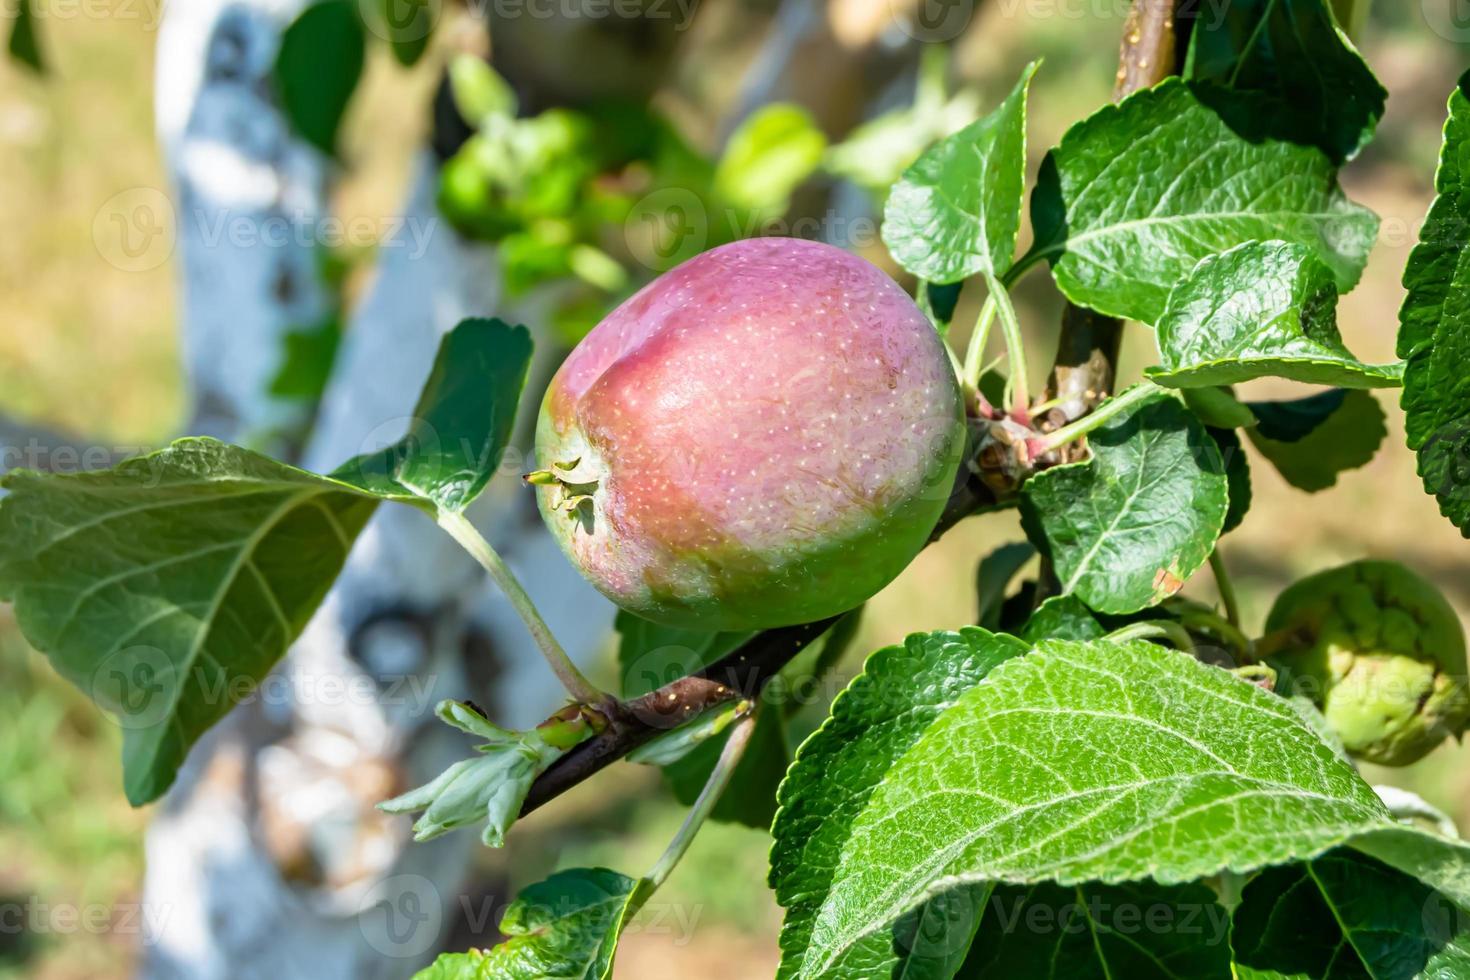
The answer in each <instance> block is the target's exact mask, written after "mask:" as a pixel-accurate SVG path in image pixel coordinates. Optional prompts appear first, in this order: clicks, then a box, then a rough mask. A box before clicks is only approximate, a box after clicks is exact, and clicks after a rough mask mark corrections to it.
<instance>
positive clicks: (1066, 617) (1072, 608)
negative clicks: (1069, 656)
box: [1019, 595, 1108, 646]
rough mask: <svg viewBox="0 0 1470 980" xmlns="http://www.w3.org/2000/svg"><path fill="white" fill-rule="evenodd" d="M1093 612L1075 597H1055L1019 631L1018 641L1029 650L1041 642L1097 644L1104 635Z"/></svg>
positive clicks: (1104, 631)
mask: <svg viewBox="0 0 1470 980" xmlns="http://www.w3.org/2000/svg"><path fill="white" fill-rule="evenodd" d="M1107 632H1108V631H1107V629H1105V628H1104V627H1103V624H1102V623H1099V622H1098V621H1097V617H1096V616H1094V615H1093V614H1092V610H1091V609H1088V608H1087V605H1086V604H1085V603H1084V602H1083V601H1082V600H1081V599H1079V598H1077V597H1076V596H1075V595H1054V596H1052V597H1051V598H1050V599H1047V600H1046V601H1045V602H1043V603H1042V604H1041V605H1039V606H1037V607H1036V611H1035V612H1033V613H1032V614H1031V617H1030V618H1029V619H1027V620H1026V623H1025V625H1023V626H1022V627H1021V632H1020V634H1019V635H1020V637H1021V639H1022V640H1023V641H1024V642H1025V643H1027V644H1028V645H1030V646H1035V645H1036V644H1038V643H1040V642H1041V641H1042V640H1097V639H1101V638H1102V637H1103V636H1105V635H1107Z"/></svg>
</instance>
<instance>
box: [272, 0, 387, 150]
mask: <svg viewBox="0 0 1470 980" xmlns="http://www.w3.org/2000/svg"><path fill="white" fill-rule="evenodd" d="M365 47H366V38H365V36H364V34H363V27H362V20H361V19H360V18H359V17H358V12H357V4H356V3H354V2H352V0H321V2H318V3H313V4H310V5H308V6H307V8H306V9H305V10H303V11H302V12H301V15H300V16H299V17H297V18H296V20H295V21H293V22H292V24H291V26H290V27H288V28H286V30H285V33H283V34H282V35H281V48H280V51H279V52H277V54H276V66H275V78H276V87H277V89H278V92H279V95H280V98H281V108H282V109H283V110H284V111H285V113H286V118H288V119H290V120H291V125H292V127H293V128H295V130H296V132H297V133H299V134H300V135H301V138H302V139H304V140H306V141H307V142H308V143H311V144H312V145H313V146H315V147H316V148H317V149H319V150H321V151H322V152H323V153H326V154H327V155H328V156H336V154H337V130H338V128H339V127H340V126H341V123H342V116H343V114H344V113H345V112H346V111H347V103H348V100H350V99H351V98H352V92H353V90H354V89H356V88H357V80H358V78H359V77H361V75H362V66H363V60H364V49H365Z"/></svg>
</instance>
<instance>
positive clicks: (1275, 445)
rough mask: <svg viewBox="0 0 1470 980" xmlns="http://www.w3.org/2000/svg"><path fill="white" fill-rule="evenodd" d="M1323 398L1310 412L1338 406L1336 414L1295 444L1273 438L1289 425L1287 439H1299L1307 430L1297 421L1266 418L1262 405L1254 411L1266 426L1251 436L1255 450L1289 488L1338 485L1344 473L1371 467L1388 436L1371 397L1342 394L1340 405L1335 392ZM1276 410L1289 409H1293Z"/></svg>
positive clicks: (1362, 393) (1268, 414) (1249, 432)
mask: <svg viewBox="0 0 1470 980" xmlns="http://www.w3.org/2000/svg"><path fill="white" fill-rule="evenodd" d="M1324 395H1325V396H1315V397H1316V398H1318V399H1320V400H1318V401H1316V402H1315V404H1314V405H1313V406H1311V407H1312V409H1313V410H1317V409H1323V408H1326V407H1327V406H1328V405H1330V404H1331V402H1332V401H1334V400H1337V401H1338V405H1337V408H1336V410H1335V411H1333V412H1332V413H1331V414H1329V415H1327V416H1326V417H1325V418H1324V419H1323V420H1322V421H1321V422H1319V423H1318V424H1317V425H1316V426H1315V427H1314V428H1312V429H1311V430H1310V431H1308V432H1307V433H1306V434H1305V435H1302V436H1300V437H1299V438H1297V439H1296V440H1294V441H1290V442H1287V441H1282V440H1279V439H1274V438H1271V436H1270V434H1269V433H1271V432H1280V431H1282V430H1281V429H1279V428H1277V426H1278V425H1285V426H1286V427H1287V428H1286V432H1285V434H1295V433H1296V432H1298V431H1300V428H1301V427H1302V426H1301V425H1299V424H1298V423H1297V422H1296V420H1292V421H1289V422H1283V421H1278V418H1279V419H1285V418H1287V416H1285V415H1282V414H1281V413H1280V411H1279V410H1278V411H1277V412H1276V413H1273V412H1271V411H1266V412H1264V413H1263V405H1262V403H1259V402H1258V403H1253V404H1252V406H1251V408H1252V410H1253V411H1256V412H1257V416H1258V417H1259V418H1261V419H1262V421H1261V424H1260V425H1258V426H1257V427H1256V428H1254V429H1247V430H1246V437H1247V438H1248V439H1250V441H1251V445H1253V446H1255V447H1256V449H1257V450H1259V451H1260V453H1261V455H1262V456H1265V457H1266V458H1267V459H1268V460H1270V461H1271V464H1272V465H1273V466H1275V467H1276V469H1277V470H1278V471H1279V472H1280V473H1281V475H1282V477H1283V478H1285V480H1286V482H1287V483H1290V484H1291V485H1292V486H1294V487H1296V488H1297V489H1299V490H1305V491H1307V492H1308V493H1316V492H1317V491H1319V490H1325V489H1327V488H1328V487H1330V486H1332V485H1333V484H1334V483H1336V482H1337V477H1338V474H1339V473H1343V472H1345V471H1347V470H1352V469H1357V468H1358V467H1360V466H1363V465H1364V464H1366V463H1367V462H1368V461H1369V460H1371V459H1372V458H1373V456H1374V454H1375V453H1377V452H1378V447H1379V445H1380V444H1381V443H1382V442H1383V440H1384V437H1385V436H1387V435H1388V428H1387V423H1386V422H1385V419H1384V415H1383V409H1382V407H1380V406H1379V404H1378V399H1376V398H1374V397H1373V395H1372V394H1370V393H1369V392H1366V391H1361V390H1359V391H1348V392H1343V393H1342V396H1341V398H1340V399H1337V398H1336V396H1335V393H1333V392H1327V393H1324ZM1302 401H1303V402H1305V401H1306V399H1303V400H1302ZM1274 404H1275V405H1276V406H1283V407H1284V406H1286V405H1288V404H1289V403H1285V402H1277V403H1274ZM1287 411H1289V409H1287ZM1268 419H1271V420H1272V421H1270V422H1269V423H1268V421H1267V420H1268Z"/></svg>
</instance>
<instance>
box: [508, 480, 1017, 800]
mask: <svg viewBox="0 0 1470 980" xmlns="http://www.w3.org/2000/svg"><path fill="white" fill-rule="evenodd" d="M994 502H995V498H994V497H993V496H991V494H990V492H989V490H987V489H986V488H985V486H984V485H983V484H981V483H980V482H979V480H977V479H976V478H975V477H974V476H973V475H972V474H971V473H970V471H969V469H968V468H962V469H961V472H960V476H959V478H958V479H957V480H956V482H955V487H954V490H953V491H952V492H951V493H950V498H949V503H948V504H947V505H946V508H945V511H944V514H943V516H941V517H940V519H939V524H938V525H937V526H936V527H935V528H934V533H933V535H932V536H931V538H930V540H937V539H938V538H939V536H940V535H942V534H944V532H946V531H948V530H949V529H950V528H952V527H954V526H955V525H956V524H958V523H959V522H960V521H962V520H964V519H965V518H966V517H968V516H970V515H971V514H973V513H974V512H975V511H976V510H979V509H982V508H984V507H986V506H989V505H991V504H993V503H994ZM839 618H841V617H837V616H834V617H832V618H831V619H824V620H821V621H819V622H815V623H805V624H802V625H800V626H783V627H781V628H779V629H773V630H765V631H764V632H761V633H758V634H757V635H756V636H754V637H752V638H751V639H750V640H749V641H747V642H746V643H745V644H744V645H742V646H740V647H738V648H737V649H735V650H733V651H731V652H730V653H729V654H727V655H725V656H724V657H722V658H720V659H719V660H717V661H715V662H714V663H713V664H710V665H709V666H708V667H706V668H704V669H703V670H701V671H699V672H697V673H695V674H691V675H690V676H688V677H681V678H680V679H679V680H676V681H674V682H673V683H671V684H666V685H664V686H663V687H661V688H659V689H658V690H657V691H654V692H652V693H650V694H645V695H643V696H642V697H640V698H634V699H633V700H631V701H623V702H614V703H612V704H608V705H603V706H601V710H602V711H603V712H604V713H605V714H606V715H607V716H608V726H607V728H606V729H605V730H604V731H602V732H600V733H599V734H597V735H594V736H593V737H592V738H590V739H588V740H587V741H585V742H583V743H582V744H581V745H578V746H577V747H576V748H574V749H572V750H571V751H570V752H568V753H567V754H566V755H564V756H562V757H561V758H560V759H558V760H557V761H556V762H555V763H554V764H553V765H552V766H551V767H550V768H549V769H547V770H546V771H545V772H544V773H542V774H541V776H540V777H539V778H537V780H536V782H535V783H533V784H532V785H531V791H530V793H528V794H527V795H526V802H525V805H524V806H522V807H521V816H525V815H526V814H528V813H530V812H531V811H532V810H535V809H536V808H537V807H540V806H541V805H542V804H544V803H546V802H547V801H548V800H552V799H554V798H556V797H557V796H560V795H561V794H562V793H565V792H566V791H567V790H569V789H571V788H572V787H573V786H576V785H577V784H578V783H580V782H582V781H583V780H585V779H587V778H588V777H590V776H592V775H594V774H595V773H598V772H600V771H602V770H603V769H605V768H607V767H608V766H609V765H611V764H612V763H614V762H616V761H617V760H619V759H621V758H622V757H623V756H625V755H627V754H628V753H629V752H631V751H633V750H634V749H636V748H638V746H640V745H644V744H645V743H647V742H649V741H651V740H652V739H653V738H654V737H655V736H657V735H659V734H661V733H663V732H666V731H668V730H670V729H672V728H676V727H677V726H679V725H682V724H683V723H684V722H686V721H689V720H690V719H692V718H694V717H695V716H696V715H698V714H700V713H701V712H703V711H705V710H706V709H708V708H712V707H714V706H715V705H717V704H722V703H724V702H726V701H733V700H735V699H736V698H751V699H755V698H758V697H759V696H760V694H761V691H762V690H764V689H765V686H766V684H767V682H769V681H770V679H771V678H772V677H774V676H776V674H778V673H780V671H781V669H782V668H783V667H785V666H786V665H787V664H788V663H790V662H791V660H792V658H794V657H795V656H796V655H797V654H798V653H800V652H801V651H802V650H804V649H806V647H807V646H808V645H810V644H811V642H812V641H813V640H815V639H816V638H817V637H819V636H821V635H822V634H823V633H825V632H826V631H827V630H828V629H830V628H831V626H832V624H834V623H836V622H837V620H838V619H839Z"/></svg>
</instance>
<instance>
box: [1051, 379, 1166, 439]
mask: <svg viewBox="0 0 1470 980" xmlns="http://www.w3.org/2000/svg"><path fill="white" fill-rule="evenodd" d="M1159 390H1160V388H1159V386H1158V385H1156V384H1154V383H1153V382H1152V381H1140V382H1139V383H1138V384H1136V385H1134V386H1133V387H1132V388H1129V389H1128V390H1127V391H1125V392H1123V393H1122V394H1121V395H1115V396H1113V397H1112V398H1109V399H1108V400H1107V401H1105V402H1103V403H1102V404H1101V405H1099V406H1098V407H1097V408H1095V409H1093V410H1092V411H1091V412H1088V413H1087V414H1086V415H1084V416H1082V417H1081V418H1080V419H1078V420H1077V421H1075V422H1070V423H1068V424H1067V425H1064V426H1062V427H1061V428H1060V429H1057V430H1056V431H1055V432H1051V433H1048V434H1047V435H1045V436H1043V437H1042V438H1041V439H1040V446H1039V448H1034V449H1033V452H1032V455H1033V456H1034V455H1039V454H1040V453H1044V452H1051V451H1052V450H1054V449H1058V448H1060V447H1062V446H1065V445H1066V444H1067V443H1069V442H1071V441H1072V440H1073V439H1077V438H1080V437H1081V436H1085V435H1087V433H1089V432H1091V431H1092V430H1093V429H1096V428H1098V427H1100V426H1101V425H1102V424H1103V423H1105V422H1107V421H1108V420H1109V419H1111V418H1114V417H1116V416H1118V415H1120V414H1122V413H1123V412H1126V411H1127V410H1128V409H1130V408H1132V407H1133V406H1134V405H1137V404H1138V403H1139V402H1141V401H1143V400H1144V399H1146V398H1151V397H1153V395H1155V394H1156V393H1158V391H1159Z"/></svg>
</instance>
